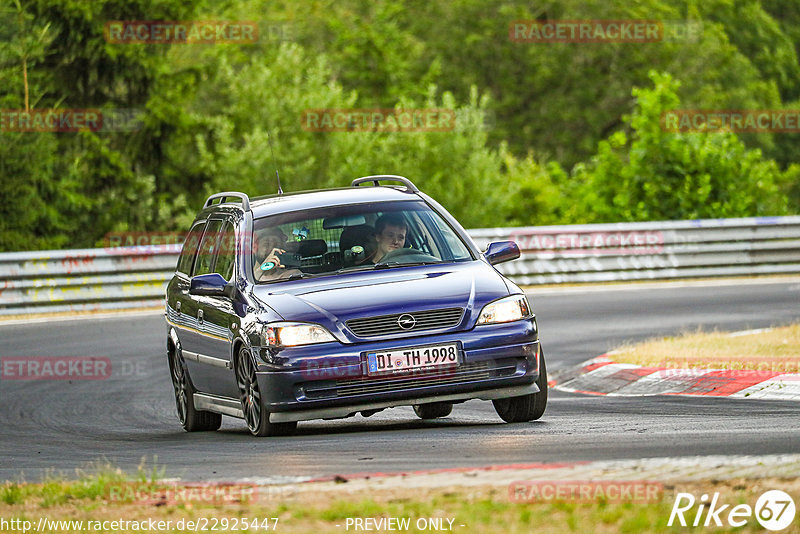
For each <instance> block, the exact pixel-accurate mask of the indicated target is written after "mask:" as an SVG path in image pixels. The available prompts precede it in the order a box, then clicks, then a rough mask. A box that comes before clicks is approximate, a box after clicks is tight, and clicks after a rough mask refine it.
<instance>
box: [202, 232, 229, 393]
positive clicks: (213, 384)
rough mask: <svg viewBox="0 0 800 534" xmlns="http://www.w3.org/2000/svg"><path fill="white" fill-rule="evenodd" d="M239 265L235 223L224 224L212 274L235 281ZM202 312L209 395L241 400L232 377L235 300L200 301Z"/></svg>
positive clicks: (210, 298)
mask: <svg viewBox="0 0 800 534" xmlns="http://www.w3.org/2000/svg"><path fill="white" fill-rule="evenodd" d="M235 263H236V232H235V223H234V221H233V220H230V219H228V220H225V221H224V222H223V224H222V228H221V230H220V232H219V236H218V240H217V244H216V247H215V251H214V261H213V263H212V266H211V272H213V273H217V274H219V275H221V276H222V277H223V278H225V280H227V281H228V282H231V281H233V276H234V272H236V270H235ZM197 298H198V304H199V308H200V310H201V311H202V312H203V332H204V336H203V342H202V344H201V345H202V348H201V350H202V354H203V355H204V356H206V357H204V358H200V359H199V362H198V363H200V364H201V365H205V366H206V368H205V369H203V377H204V379H207V380H208V384H207V386H206V387H207V389H206V391H208V392H209V393H214V394H217V395H223V396H226V397H232V398H238V395H239V391H238V387H237V385H236V377H235V375H234V373H233V359H232V356H233V354H232V351H231V347H232V344H233V338H234V337H235V334H236V331H235V330H236V328H238V327H239V320H238V317H237V316H236V314H235V312H234V307H233V300H232V299H231V297H228V296H203V297H197Z"/></svg>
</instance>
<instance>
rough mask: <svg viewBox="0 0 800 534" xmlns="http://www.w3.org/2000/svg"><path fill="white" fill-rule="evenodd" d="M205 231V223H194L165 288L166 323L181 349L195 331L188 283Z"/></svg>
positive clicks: (190, 341) (195, 326)
mask: <svg viewBox="0 0 800 534" xmlns="http://www.w3.org/2000/svg"><path fill="white" fill-rule="evenodd" d="M205 229H206V221H205V220H203V221H197V222H195V224H194V225H193V226H192V228H191V229H190V230H189V233H188V234H187V236H186V240H185V241H184V243H183V248H182V249H181V253H180V256H179V257H178V264H177V266H176V268H175V276H173V277H172V280H170V282H169V285H168V286H167V299H166V313H167V321H168V323H169V324H170V325H171V326H172V327H173V328H174V329H175V332H176V334H177V336H178V342H179V343H180V347H181V349H184V348H187V347H189V346H191V345H192V343H193V339H192V337H193V336H194V335H195V332H194V331H195V330H196V329H197V318H196V317H195V311H193V310H194V303H193V301H192V299H191V297H190V296H189V281H190V278H191V274H192V270H193V268H194V263H195V261H196V259H197V250H198V248H199V246H200V240H201V238H202V237H203V233H204V232H205Z"/></svg>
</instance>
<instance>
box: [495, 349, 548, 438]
mask: <svg viewBox="0 0 800 534" xmlns="http://www.w3.org/2000/svg"><path fill="white" fill-rule="evenodd" d="M539 350H540V352H539V378H537V379H536V385H537V386H539V392H538V393H532V394H530V395H523V396H522V397H512V398H510V399H497V400H493V401H492V403H493V404H494V409H495V411H496V412H497V415H499V416H500V418H501V419H502V420H503V421H505V422H506V423H526V422H528V421H535V420H536V419H539V418H540V417H541V416H542V415H543V414H544V410H545V408H547V367H546V365H545V362H544V351H542V350H541V348H540V349H539Z"/></svg>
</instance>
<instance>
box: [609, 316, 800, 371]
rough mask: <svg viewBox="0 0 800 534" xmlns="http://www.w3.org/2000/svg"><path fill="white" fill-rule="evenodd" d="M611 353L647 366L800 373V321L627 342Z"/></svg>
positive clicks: (612, 355) (615, 358) (625, 361)
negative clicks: (733, 332) (742, 332)
mask: <svg viewBox="0 0 800 534" xmlns="http://www.w3.org/2000/svg"><path fill="white" fill-rule="evenodd" d="M610 356H611V358H612V359H613V360H614V361H616V362H620V363H632V364H636V365H642V366H644V367H666V368H675V369H725V370H745V369H749V370H758V371H775V372H781V373H800V324H793V325H789V326H782V327H777V328H772V329H769V330H765V331H761V332H756V333H750V334H746V335H733V336H732V335H731V334H730V333H728V332H702V331H698V332H690V333H684V334H682V335H679V336H675V337H664V338H659V339H651V340H648V341H645V342H643V343H637V344H630V345H624V346H622V347H620V348H619V349H617V350H615V351H614V352H613V353H612V354H610Z"/></svg>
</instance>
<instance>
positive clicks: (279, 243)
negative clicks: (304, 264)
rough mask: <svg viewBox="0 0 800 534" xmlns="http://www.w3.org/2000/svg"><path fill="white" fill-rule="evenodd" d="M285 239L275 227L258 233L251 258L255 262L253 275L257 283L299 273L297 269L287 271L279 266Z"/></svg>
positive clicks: (282, 266)
mask: <svg viewBox="0 0 800 534" xmlns="http://www.w3.org/2000/svg"><path fill="white" fill-rule="evenodd" d="M286 239H287V238H286V234H285V233H283V231H282V230H281V229H280V228H278V227H275V228H269V229H267V230H266V231H264V232H261V233H259V235H258V236H257V238H256V239H255V240H254V241H253V244H254V249H253V258H255V260H256V264H255V266H254V267H253V274H254V275H255V278H256V280H257V281H259V282H261V281H264V280H272V279H274V278H278V277H283V276H291V275H292V274H295V273H299V272H301V271H299V270H298V269H289V270H288V271H287V270H286V266H285V265H281V258H280V255H281V254H284V253H285V252H286Z"/></svg>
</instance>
